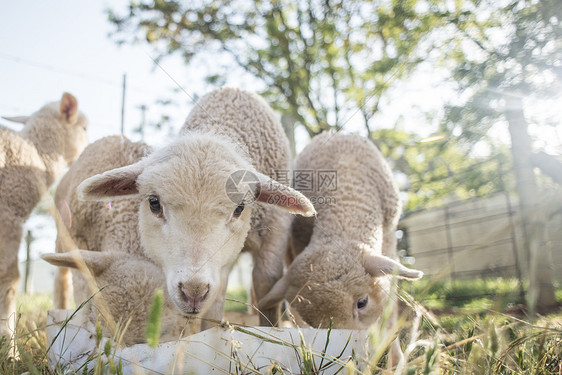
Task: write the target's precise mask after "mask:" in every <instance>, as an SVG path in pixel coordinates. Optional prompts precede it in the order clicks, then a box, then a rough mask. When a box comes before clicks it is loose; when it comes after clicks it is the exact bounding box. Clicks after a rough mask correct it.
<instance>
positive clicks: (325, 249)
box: [259, 133, 422, 362]
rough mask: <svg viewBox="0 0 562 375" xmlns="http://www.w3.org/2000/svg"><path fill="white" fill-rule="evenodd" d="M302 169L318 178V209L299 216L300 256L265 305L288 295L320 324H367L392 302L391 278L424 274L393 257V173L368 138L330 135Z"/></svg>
mask: <svg viewBox="0 0 562 375" xmlns="http://www.w3.org/2000/svg"><path fill="white" fill-rule="evenodd" d="M295 169H296V171H297V172H296V173H308V174H309V177H312V178H313V179H312V182H313V183H312V185H311V186H308V188H310V189H308V190H309V191H305V190H304V189H303V193H304V194H305V195H307V197H308V198H310V199H311V201H313V202H314V201H315V200H316V201H317V203H316V209H317V211H318V214H317V216H316V218H311V219H307V218H300V217H297V218H295V220H294V221H293V223H292V239H291V251H292V254H291V255H292V257H294V260H293V262H292V263H291V264H290V266H289V268H288V270H287V273H286V274H285V275H284V276H283V278H281V279H280V280H279V281H278V282H277V284H276V285H275V286H274V288H273V289H272V290H271V291H270V292H269V294H268V295H266V296H265V297H264V298H263V299H262V300H261V301H259V308H260V309H261V308H264V309H267V308H269V307H270V306H273V305H276V304H278V303H279V302H280V301H281V300H283V299H285V300H287V301H289V302H290V303H291V308H294V309H295V310H296V311H297V313H298V315H299V316H300V317H301V318H302V319H304V321H305V322H307V323H308V324H310V325H311V326H313V327H324V328H327V327H328V326H329V325H330V319H333V326H334V328H346V329H366V328H368V327H369V326H370V325H371V324H373V323H374V322H375V321H376V320H377V319H378V318H379V317H380V316H381V314H382V312H383V309H384V307H385V306H386V304H387V303H392V302H387V301H388V297H389V293H390V289H391V277H390V276H392V275H395V276H397V277H400V278H405V279H419V278H420V277H422V273H421V272H420V271H416V270H412V269H408V268H406V267H404V266H402V265H401V264H400V263H399V262H397V261H395V260H394V259H395V258H396V236H395V231H396V225H397V223H398V219H399V216H400V211H401V206H400V200H399V197H398V189H397V188H396V185H395V183H394V181H393V176H392V172H391V170H390V168H389V166H388V164H387V163H386V161H385V160H384V158H383V156H382V154H381V153H380V151H379V150H378V149H377V148H376V147H375V146H374V145H373V143H371V142H370V141H369V140H367V139H365V138H363V137H360V136H357V135H342V134H333V135H331V134H327V133H325V134H321V135H319V136H317V137H315V138H314V139H313V140H312V141H311V143H310V144H309V145H308V146H307V147H306V148H305V149H304V150H303V151H302V153H301V154H300V155H299V157H298V159H297V161H296V166H295ZM300 171H302V172H300ZM311 172H312V173H313V174H312V176H310V173H311ZM334 172H335V173H334ZM327 177H328V179H326V178H327ZM329 177H332V178H334V180H330V179H329ZM302 182H303V181H299V180H298V179H297V178H295V183H296V186H298V185H299V183H302ZM328 182H331V184H330V183H328ZM334 183H335V185H334ZM397 344H398V342H396V345H397ZM397 348H398V349H399V346H398V347H397ZM395 349H396V348H395ZM393 354H396V356H398V357H399V356H400V354H399V352H396V353H393ZM398 359H399V358H398ZM396 361H397V359H394V362H396Z"/></svg>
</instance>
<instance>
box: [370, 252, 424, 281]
mask: <svg viewBox="0 0 562 375" xmlns="http://www.w3.org/2000/svg"><path fill="white" fill-rule="evenodd" d="M363 266H364V267H365V270H366V271H367V273H369V274H370V275H371V276H373V277H379V276H385V275H390V276H392V275H394V276H396V277H400V278H402V279H410V280H417V279H420V278H421V277H422V276H423V272H422V271H418V270H413V269H411V268H408V267H405V266H403V265H402V264H400V262H397V261H395V260H393V259H391V258H389V257H386V256H384V255H369V256H365V258H364V259H363Z"/></svg>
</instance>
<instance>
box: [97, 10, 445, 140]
mask: <svg viewBox="0 0 562 375" xmlns="http://www.w3.org/2000/svg"><path fill="white" fill-rule="evenodd" d="M434 3H439V2H438V1H432V0H426V1H418V0H409V1H399V0H385V1H377V2H374V1H366V0H364V1H347V0H322V1H320V0H316V1H300V0H299V1H294V0H262V1H256V2H248V1H244V0H233V1H227V0H201V1H194V2H181V1H175V0H172V1H164V0H155V1H154V2H152V1H131V2H130V4H129V9H128V12H127V13H126V14H118V13H117V12H115V11H112V10H110V11H109V12H108V16H109V20H110V21H111V22H112V23H113V24H114V25H115V26H116V32H115V33H114V36H115V37H116V38H118V41H120V42H124V41H125V40H128V41H131V39H130V38H129V37H128V35H131V31H132V35H134V37H133V38H132V40H136V41H140V40H141V39H144V40H145V41H146V42H148V43H149V44H151V45H152V46H154V47H155V49H156V50H157V52H158V53H159V55H160V57H162V56H165V55H168V54H172V53H180V54H181V55H182V56H183V57H184V59H185V61H186V63H189V62H190V61H191V60H192V59H193V57H194V56H196V55H198V54H200V53H207V52H209V51H213V52H215V53H219V54H226V55H228V56H230V57H231V58H233V59H234V60H235V61H236V63H237V64H238V65H239V66H240V67H242V68H243V69H244V70H246V71H247V72H248V73H250V74H251V75H253V76H254V77H256V78H257V79H258V80H260V81H261V82H263V84H264V87H265V88H264V90H263V93H262V94H263V95H265V96H266V97H267V99H269V102H270V103H272V104H273V105H274V106H275V107H276V109H277V110H279V111H280V112H281V113H283V114H286V115H290V118H293V119H295V121H296V122H297V123H298V124H301V125H303V126H304V127H305V128H306V130H307V131H308V133H309V134H310V135H311V136H312V135H315V134H317V133H319V132H321V131H323V130H327V129H340V128H342V127H343V126H344V125H345V124H346V122H347V121H348V120H349V118H350V117H351V116H352V115H353V114H355V113H357V112H359V113H361V115H362V120H363V122H364V125H365V127H366V129H367V131H368V132H369V133H370V132H371V125H370V123H371V119H372V118H373V116H374V115H375V114H376V113H377V111H378V110H379V102H380V100H381V98H382V97H383V95H384V94H385V92H386V91H387V90H388V88H389V87H391V86H392V85H393V84H394V83H395V82H396V81H398V80H400V79H402V78H403V77H405V76H406V75H407V74H408V73H409V72H411V71H412V70H413V69H414V68H415V67H416V65H417V64H418V63H419V62H420V61H422V60H423V57H424V56H425V55H426V54H427V53H428V50H430V49H431V48H432V44H431V41H430V40H429V39H428V38H427V36H428V35H429V34H430V33H431V31H432V30H434V29H435V28H438V27H439V26H440V25H441V24H443V22H444V20H443V19H442V15H441V13H440V12H437V11H436V10H437V9H438V8H436V7H434V6H433V4H434ZM128 38H129V39H128ZM209 69H210V72H209V76H208V79H209V80H210V81H219V82H222V81H224V80H223V79H222V77H220V75H218V74H217V72H215V71H212V66H210V67H209Z"/></svg>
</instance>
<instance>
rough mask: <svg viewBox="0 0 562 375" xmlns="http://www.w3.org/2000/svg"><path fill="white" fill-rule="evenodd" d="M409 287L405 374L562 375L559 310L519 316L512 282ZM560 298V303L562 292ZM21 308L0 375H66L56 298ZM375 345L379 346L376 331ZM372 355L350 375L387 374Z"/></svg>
mask: <svg viewBox="0 0 562 375" xmlns="http://www.w3.org/2000/svg"><path fill="white" fill-rule="evenodd" d="M404 287H405V288H406V289H404V290H402V291H401V295H402V296H403V298H404V299H405V300H406V301H410V302H411V298H413V300H415V301H417V303H414V304H415V305H417V307H416V308H415V311H413V310H411V309H408V308H406V309H405V310H404V311H405V313H404V314H403V317H405V319H404V329H402V332H401V335H400V338H401V343H402V348H403V349H404V350H405V353H406V354H407V355H408V361H407V363H405V365H404V366H403V367H402V368H401V369H399V370H400V373H403V374H408V375H410V374H424V375H425V374H544V375H550V374H558V375H562V310H561V309H560V308H558V309H557V310H556V309H555V310H554V311H553V312H552V313H551V314H548V315H545V316H538V317H536V318H534V319H532V320H530V319H529V318H528V317H526V316H525V312H524V309H523V308H521V301H520V299H519V294H518V293H517V292H516V291H517V283H516V282H515V281H514V280H510V279H507V280H504V279H489V280H473V281H462V282H461V281H457V282H454V283H449V282H439V283H435V282H431V281H422V282H418V283H411V284H404ZM514 291H515V292H514ZM557 297H558V299H559V301H561V300H562V289H560V288H559V289H558V290H557ZM228 298H230V299H232V300H237V301H241V302H246V301H247V293H246V292H245V290H243V289H237V290H231V291H229V296H228ZM418 304H419V305H418ZM18 307H19V314H20V317H19V320H18V323H17V327H18V328H17V333H18V338H17V345H18V348H19V352H20V358H19V359H17V360H13V359H9V356H8V352H9V350H10V349H11V347H10V345H8V343H7V342H5V341H4V342H3V343H1V344H0V374H22V373H26V372H28V373H30V374H59V373H61V371H60V370H54V371H53V370H50V369H49V368H48V366H47V362H46V351H47V347H48V343H47V342H46V337H45V330H44V328H45V324H46V315H47V310H48V309H50V308H52V302H51V298H50V297H49V296H46V295H34V296H26V295H20V296H19V297H18ZM227 309H228V310H234V311H239V312H241V311H244V310H246V307H245V305H244V304H243V303H237V302H228V303H227ZM372 337H373V342H377V340H375V338H376V337H377V330H376V329H374V330H373V332H372ZM110 349H111V348H109V349H108V350H110ZM372 352H373V357H372V358H371V360H370V361H369V363H368V366H367V369H366V370H363V372H358V371H357V370H355V369H354V368H353V366H348V367H347V368H345V369H344V370H345V371H346V372H348V373H382V372H384V371H385V356H384V355H383V354H384V348H380V347H377V346H376V345H374V347H373V348H372ZM316 370H318V369H316ZM394 370H396V369H394ZM394 370H393V371H394ZM104 371H106V372H108V373H119V368H118V366H116V365H115V364H113V365H112V364H111V363H107V361H106V362H104V361H100V360H99V358H98V359H97V360H94V361H93V362H92V366H90V368H89V370H88V373H94V374H96V373H103V372H104ZM302 373H303V374H312V373H316V372H315V369H314V368H313V367H310V366H304V365H303V369H302ZM342 373H345V372H342ZM389 373H391V372H389Z"/></svg>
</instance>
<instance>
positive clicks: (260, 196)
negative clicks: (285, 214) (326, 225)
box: [256, 173, 316, 217]
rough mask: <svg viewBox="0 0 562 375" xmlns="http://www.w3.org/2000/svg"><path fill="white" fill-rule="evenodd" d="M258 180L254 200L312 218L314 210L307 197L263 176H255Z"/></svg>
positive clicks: (259, 174)
mask: <svg viewBox="0 0 562 375" xmlns="http://www.w3.org/2000/svg"><path fill="white" fill-rule="evenodd" d="M257 176H258V179H259V189H258V190H257V196H256V200H257V201H258V202H263V203H268V204H273V205H275V206H279V207H281V208H284V209H285V210H287V211H289V212H290V213H292V214H298V215H302V216H306V217H309V216H314V215H315V214H316V210H315V209H314V206H313V205H312V203H311V202H310V200H308V198H307V197H305V196H304V195H302V194H301V193H299V192H298V191H296V190H295V189H292V188H290V187H289V186H286V185H283V184H280V183H279V182H277V181H275V180H273V179H271V178H269V177H267V176H266V175H263V174H261V173H258V174H257Z"/></svg>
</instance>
